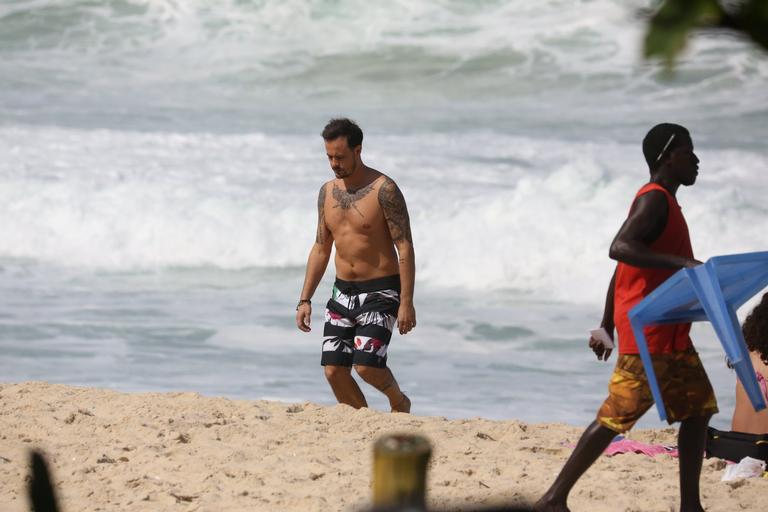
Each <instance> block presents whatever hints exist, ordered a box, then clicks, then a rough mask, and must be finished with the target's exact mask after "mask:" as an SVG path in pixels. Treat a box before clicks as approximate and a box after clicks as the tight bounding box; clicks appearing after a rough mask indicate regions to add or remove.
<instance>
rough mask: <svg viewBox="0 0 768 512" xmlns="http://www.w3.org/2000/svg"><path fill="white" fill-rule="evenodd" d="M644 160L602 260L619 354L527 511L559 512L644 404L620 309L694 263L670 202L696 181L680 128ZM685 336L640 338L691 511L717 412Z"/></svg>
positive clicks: (643, 384) (644, 383)
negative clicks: (565, 453) (571, 443)
mask: <svg viewBox="0 0 768 512" xmlns="http://www.w3.org/2000/svg"><path fill="white" fill-rule="evenodd" d="M643 154H644V156H645V160H646V162H647V163H648V167H649V169H650V172H651V179H650V182H649V183H647V184H646V185H644V186H643V187H642V188H640V190H639V191H638V192H637V195H636V196H635V199H634V202H633V203H632V206H631V208H630V211H629V215H628V217H627V219H626V220H625V221H624V223H623V225H622V226H621V228H620V229H619V232H618V233H617V235H616V237H615V239H614V241H613V243H612V244H611V249H610V257H611V258H612V259H615V260H617V261H618V265H617V267H616V272H615V273H614V275H613V278H612V279H611V283H610V285H609V288H608V294H607V297H606V303H605V312H604V315H603V321H602V327H603V328H604V329H605V330H606V331H607V333H608V334H609V336H610V337H611V338H613V331H614V327H615V329H616V331H617V333H618V337H619V356H618V361H617V362H616V368H615V370H614V373H613V375H612V377H611V381H610V384H609V396H608V398H607V399H606V400H605V402H604V403H603V405H602V406H601V407H600V410H599V411H598V413H597V419H596V420H595V421H594V422H593V423H592V424H591V425H590V426H589V427H588V428H587V430H586V431H585V432H584V434H583V435H582V437H581V439H580V440H579V442H578V444H577V445H576V448H575V449H574V451H573V453H572V454H571V456H570V458H569V459H568V461H567V462H566V463H565V466H564V467H563V469H562V471H561V472H560V474H559V475H558V477H557V479H556V480H555V482H554V483H553V484H552V486H551V487H550V488H549V490H547V492H546V493H545V494H544V496H542V498H541V499H540V500H539V501H538V502H537V503H536V506H535V510H540V511H566V510H568V507H567V499H568V494H569V492H570V491H571V489H572V488H573V486H574V485H575V484H576V482H577V481H578V479H579V478H580V477H581V475H582V474H583V473H584V472H585V471H586V470H587V469H589V467H590V466H591V465H592V464H593V463H594V462H595V461H596V460H597V458H598V457H599V456H600V455H601V454H602V453H603V450H605V448H606V447H608V445H609V444H610V442H611V440H612V439H613V438H614V437H615V436H616V435H617V434H621V433H624V432H626V431H628V430H629V429H630V428H632V426H633V425H634V424H635V423H636V422H637V421H638V420H639V419H640V417H641V416H642V415H643V414H644V413H645V412H646V411H647V410H648V409H649V408H650V407H651V406H652V405H653V403H654V398H653V395H652V392H651V388H650V386H649V383H648V379H647V378H646V375H645V371H644V368H643V362H642V360H641V358H640V355H639V349H638V345H637V343H636V341H635V336H634V334H633V331H632V325H631V323H630V319H629V311H630V310H631V309H632V308H633V307H634V306H635V305H637V304H638V303H639V302H641V301H642V300H643V299H644V298H645V297H646V296H648V295H649V294H650V293H651V292H652V291H653V290H654V289H656V288H657V287H658V286H659V285H661V284H662V283H663V282H664V281H665V280H666V279H667V278H669V277H670V276H672V274H674V273H675V272H676V271H677V270H679V269H681V268H693V267H696V266H697V265H700V264H701V262H700V261H698V260H696V259H694V258H693V251H692V249H691V243H690V238H689V235H688V227H687V224H686V222H685V218H684V217H683V214H682V211H681V209H680V206H679V205H678V203H677V200H676V198H675V195H676V192H677V190H678V188H679V187H680V185H684V186H691V185H693V184H694V183H695V182H696V177H697V175H698V163H699V159H698V158H697V157H696V155H695V154H694V152H693V142H692V140H691V137H690V134H689V133H688V130H686V129H685V128H684V127H682V126H680V125H676V124H668V123H665V124H659V125H657V126H654V127H653V128H652V129H651V130H650V131H649V132H648V134H647V135H646V136H645V139H644V140H643ZM689 331H690V322H688V323H668V324H661V325H653V326H649V327H646V328H645V331H644V333H645V338H646V343H647V347H648V351H649V353H650V355H651V358H652V360H653V367H654V369H655V374H656V377H657V381H658V383H659V388H660V392H661V395H662V396H663V399H664V404H665V406H666V413H667V419H668V421H669V422H670V423H673V422H677V421H679V422H681V425H680V430H679V433H678V452H679V457H680V510H681V511H684V512H692V511H695V512H700V511H703V510H704V509H703V508H702V506H701V501H700V498H699V476H700V474H701V465H702V458H703V453H704V444H705V440H706V431H707V424H708V423H709V419H710V417H711V416H712V415H713V414H715V413H716V412H717V410H718V409H717V403H716V400H715V395H714V393H713V391H712V386H711V384H710V382H709V379H708V377H707V375H706V372H705V371H704V367H703V366H702V364H701V361H700V360H699V357H698V355H697V353H696V351H695V350H694V348H693V345H692V343H691V339H690V337H689V335H688V333H689ZM589 345H590V348H592V350H593V351H594V352H595V354H596V355H597V358H598V359H601V360H607V359H608V357H609V355H610V353H611V349H609V348H606V347H605V346H604V345H603V344H602V342H601V341H600V340H599V339H596V338H595V337H592V338H590V342H589Z"/></svg>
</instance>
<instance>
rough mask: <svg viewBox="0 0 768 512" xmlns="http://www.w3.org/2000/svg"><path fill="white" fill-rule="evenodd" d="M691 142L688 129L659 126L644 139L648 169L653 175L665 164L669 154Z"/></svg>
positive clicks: (667, 125) (644, 153) (675, 125)
mask: <svg viewBox="0 0 768 512" xmlns="http://www.w3.org/2000/svg"><path fill="white" fill-rule="evenodd" d="M689 140H691V134H690V133H688V129H687V128H685V127H683V126H680V125H679V124H674V123H661V124H657V125H656V126H654V127H653V128H651V129H650V131H649V132H648V133H647V134H646V136H645V138H644V139H643V156H645V161H646V162H647V163H648V169H650V171H651V174H653V173H654V172H655V171H656V169H658V168H659V166H660V165H661V164H662V163H663V162H664V159H665V157H667V156H669V153H670V152H671V151H672V150H673V149H675V148H677V147H679V146H680V145H682V144H683V143H684V142H687V141H689Z"/></svg>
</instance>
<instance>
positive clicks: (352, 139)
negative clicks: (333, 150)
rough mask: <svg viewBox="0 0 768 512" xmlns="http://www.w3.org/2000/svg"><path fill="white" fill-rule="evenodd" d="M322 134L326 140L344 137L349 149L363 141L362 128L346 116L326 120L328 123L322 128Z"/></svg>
mask: <svg viewBox="0 0 768 512" xmlns="http://www.w3.org/2000/svg"><path fill="white" fill-rule="evenodd" d="M322 135H323V139H325V140H326V141H331V140H336V139H338V138H339V137H346V138H347V146H349V149H355V148H356V147H357V146H359V145H361V144H362V143H363V130H361V129H360V127H359V126H357V123H355V122H354V121H352V120H351V119H347V118H346V117H342V118H339V119H331V120H330V121H328V124H327V125H325V128H323V134H322Z"/></svg>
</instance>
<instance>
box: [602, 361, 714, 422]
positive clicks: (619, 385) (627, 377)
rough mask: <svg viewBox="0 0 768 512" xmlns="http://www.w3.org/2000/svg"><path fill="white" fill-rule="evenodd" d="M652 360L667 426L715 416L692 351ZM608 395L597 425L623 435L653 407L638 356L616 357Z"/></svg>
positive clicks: (704, 375) (709, 392)
mask: <svg viewBox="0 0 768 512" xmlns="http://www.w3.org/2000/svg"><path fill="white" fill-rule="evenodd" d="M652 357H653V369H654V371H655V372H656V379H657V380H658V382H659V388H660V389H661V396H662V397H663V398H664V406H665V408H666V411H667V421H668V422H669V423H670V424H672V423H674V422H676V421H682V420H684V419H686V418H693V417H700V416H711V415H712V414H715V413H716V412H717V401H716V400H715V394H714V392H713V391H712V385H711V384H710V383H709V378H708V377H707V373H706V372H705V371H704V366H702V364H701V360H700V359H699V355H698V354H697V353H696V352H695V351H694V350H693V349H691V350H688V351H685V352H674V353H671V354H655V355H653V356H652ZM608 393H609V394H608V398H606V399H605V402H603V405H602V406H601V407H600V410H599V411H598V413H597V421H598V422H599V423H600V424H601V425H603V426H605V427H607V428H609V429H611V430H614V431H616V432H619V433H623V432H626V431H628V430H629V429H631V428H632V426H633V425H634V424H635V423H637V420H639V419H640V417H641V416H642V415H643V414H644V413H645V412H646V411H647V410H648V409H650V407H651V406H652V405H653V396H652V395H651V388H650V386H648V379H647V378H646V376H645V370H644V369H643V362H642V361H641V360H640V356H639V355H637V354H624V355H621V356H619V359H618V361H616V368H615V369H614V371H613V375H612V376H611V382H610V384H609V385H608Z"/></svg>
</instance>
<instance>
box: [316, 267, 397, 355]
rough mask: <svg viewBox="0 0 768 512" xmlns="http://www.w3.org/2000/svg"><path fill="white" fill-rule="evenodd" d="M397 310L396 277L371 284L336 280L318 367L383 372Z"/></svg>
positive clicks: (329, 302) (369, 282)
mask: <svg viewBox="0 0 768 512" xmlns="http://www.w3.org/2000/svg"><path fill="white" fill-rule="evenodd" d="M399 307H400V276H399V275H394V276H388V277H381V278H378V279H371V280H370V281H343V280H341V279H338V278H337V279H336V282H335V283H334V285H333V296H332V297H331V300H329V301H328V305H327V306H326V309H325V328H324V329H323V356H322V358H321V360H320V364H322V365H323V366H325V365H333V366H352V365H353V364H357V365H361V366H373V367H376V368H386V366H387V348H388V347H389V340H390V339H391V338H392V330H393V329H394V327H395V324H396V323H397V310H398V308H399Z"/></svg>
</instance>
